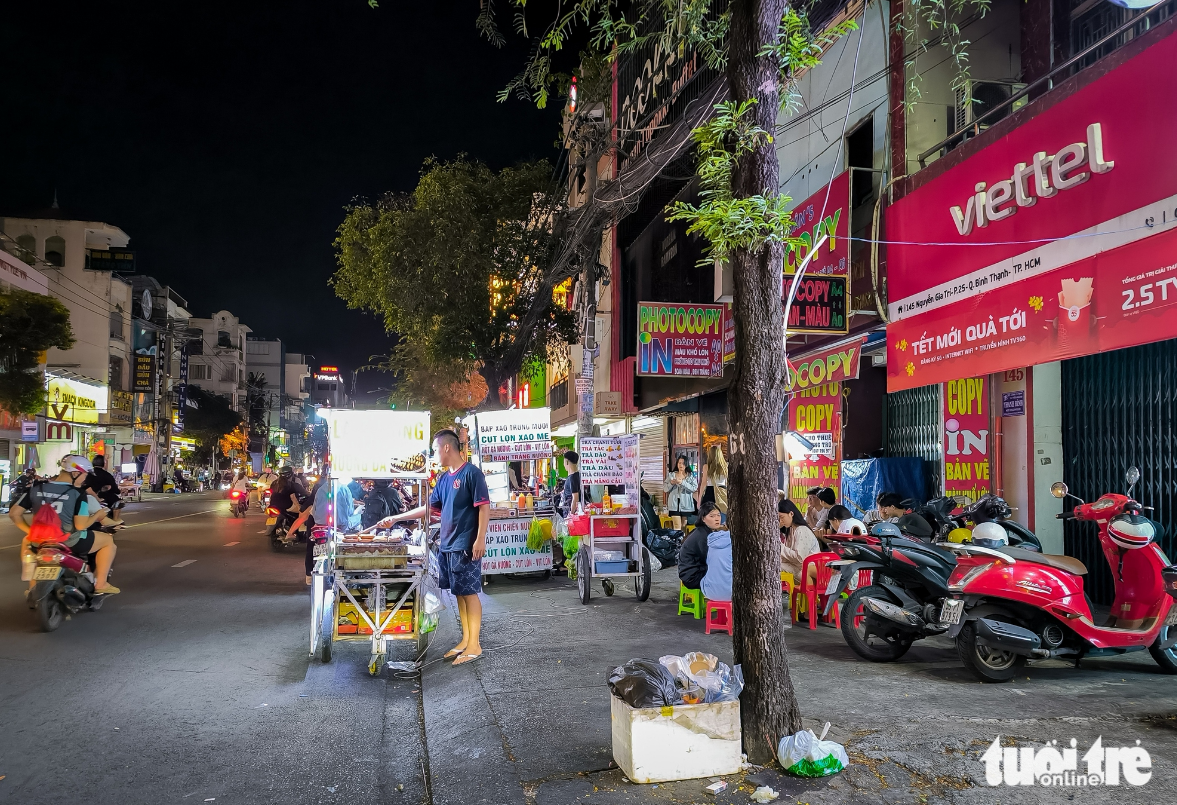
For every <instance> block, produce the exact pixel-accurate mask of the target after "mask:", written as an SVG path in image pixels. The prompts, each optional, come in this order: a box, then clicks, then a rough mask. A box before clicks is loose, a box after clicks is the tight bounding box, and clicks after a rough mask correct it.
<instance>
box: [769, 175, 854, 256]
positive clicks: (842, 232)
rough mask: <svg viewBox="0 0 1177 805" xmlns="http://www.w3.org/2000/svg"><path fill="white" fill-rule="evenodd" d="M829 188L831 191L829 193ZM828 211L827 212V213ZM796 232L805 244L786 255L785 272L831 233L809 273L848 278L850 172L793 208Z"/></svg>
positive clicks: (836, 177) (838, 177) (835, 178)
mask: <svg viewBox="0 0 1177 805" xmlns="http://www.w3.org/2000/svg"><path fill="white" fill-rule="evenodd" d="M827 188H828V191H829V192H828V193H827V192H826V191H827ZM823 210H824V214H823ZM793 224H794V226H795V228H794V230H793V232H794V234H795V235H796V236H797V237H799V238H801V240H802V241H803V243H804V245H803V246H802V247H801V248H800V249H790V250H789V251H788V252H787V253H786V254H785V274H791V273H792V272H794V271H795V270H796V269H797V266H798V265H800V264H801V261H802V260H804V259H805V256H806V255H807V254H809V250H810V249H811V248H812V247H813V244H814V243H816V242H817V241H818V239H820V238H821V236H822V235H823V234H824V235H828V236H829V240H827V241H826V242H825V245H823V246H822V247H821V249H820V250H819V251H818V253H817V254H815V255H814V256H813V259H812V260H810V261H809V265H807V266H806V267H805V274H806V276H808V275H810V274H813V275H818V276H836V277H845V276H847V275H849V273H850V241H849V239H848V238H849V237H850V171H843V172H842V173H840V174H838V175H837V176H835V177H834V180H833V181H832V182H830V183H829V184H828V185H823V186H822V188H821V190H818V191H817V192H816V193H814V194H813V195H812V196H810V197H809V198H807V199H805V200H804V201H802V202H801V203H800V204H798V205H797V206H796V207H794V208H793Z"/></svg>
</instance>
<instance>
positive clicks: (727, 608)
mask: <svg viewBox="0 0 1177 805" xmlns="http://www.w3.org/2000/svg"><path fill="white" fill-rule="evenodd" d="M704 607H705V612H704V616H703V626H704V629H703V631H704V633H705V634H711V630H712V629H713V628H714V629H715V630H716V631H718V632H727V633H728V634H733V632H732V602H731V601H708V602H707V603H706V604H704ZM715 614H718V615H720V617H719V618H716V617H714V615H715Z"/></svg>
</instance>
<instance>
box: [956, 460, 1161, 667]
mask: <svg viewBox="0 0 1177 805" xmlns="http://www.w3.org/2000/svg"><path fill="white" fill-rule="evenodd" d="M1139 478H1140V473H1139V471H1138V470H1137V469H1136V468H1135V467H1133V468H1131V469H1130V470H1129V471H1128V475H1127V479H1128V483H1129V487H1128V495H1127V496H1126V495H1117V494H1112V493H1108V494H1105V495H1104V496H1103V497H1101V498H1100V499H1099V500H1097V501H1095V502H1094V503H1084V502H1083V501H1082V500H1079V498H1075V497H1074V495H1069V494H1068V492H1067V487H1066V485H1065V484H1063V483H1061V482H1059V483H1056V484H1054V485H1053V486H1052V487H1051V494H1053V495H1054V496H1055V497H1058V498H1062V497H1072V498H1074V499H1075V500H1079V504H1080V505H1078V506H1076V507H1075V508H1074V510H1073V511H1070V512H1063V513H1061V514H1059V515H1058V517H1059V518H1060V519H1072V518H1073V519H1076V520H1091V521H1094V522H1095V523H1097V524H1098V526H1099V541H1100V545H1101V546H1102V547H1103V554H1104V557H1105V558H1106V559H1107V561H1108V564H1109V565H1110V566H1111V569H1112V576H1113V578H1114V579H1115V589H1116V596H1115V601H1113V603H1112V608H1111V612H1110V614H1109V615H1108V616H1107V618H1105V619H1103V620H1102V622H1100V623H1097V622H1096V620H1095V616H1094V614H1093V611H1092V605H1091V599H1090V598H1088V597H1087V595H1086V593H1085V592H1084V589H1083V576H1084V575H1085V574H1086V573H1087V568H1086V567H1085V566H1084V565H1083V563H1082V562H1080V561H1079V560H1078V559H1075V558H1074V557H1071V556H1052V555H1049V554H1041V553H1032V552H1030V551H1024V550H1020V549H1018V548H1009V547H1005V546H1001V545H994V546H990V547H986V546H985V545H983V544H980V545H979V544H977V540H976V538H974V540H973V543H971V544H970V543H965V544H960V545H947V546H945V547H948V548H950V549H952V550H953V551H955V552H957V553H958V554H959V559H958V562H957V567H956V570H955V571H954V572H953V574H952V577H951V578H950V579H949V581H948V588H949V590H950V591H951V592H952V599H951V600H949V601H947V602H945V605H944V614H943V619H942V620H943V621H945V622H949V623H952V624H953V626H952V627H951V628H950V629H949V631H948V637H952V638H955V639H956V649H957V653H958V654H959V655H960V658H961V660H962V661H963V662H964V664H965V666H966V667H968V669H969V670H970V671H972V672H973V674H975V675H976V676H977V677H978V678H979V679H981V680H982V681H983V682H1005V681H1007V680H1009V679H1012V678H1013V677H1014V676H1015V675H1016V674H1017V673H1018V671H1019V669H1020V668H1021V667H1022V666H1023V665H1024V664H1025V663H1026V660H1027V659H1046V658H1057V657H1065V658H1073V659H1074V660H1075V664H1076V666H1078V663H1079V660H1081V659H1082V658H1083V657H1099V656H1114V655H1119V654H1125V653H1127V652H1130V651H1139V650H1141V649H1145V648H1147V649H1148V650H1149V653H1151V654H1152V656H1153V659H1154V660H1156V662H1157V664H1158V665H1159V666H1161V668H1162V669H1163V670H1164V671H1165V672H1166V673H1170V674H1177V600H1175V599H1177V588H1173V587H1172V585H1173V583H1174V582H1175V581H1177V578H1175V577H1174V575H1173V570H1172V568H1168V567H1166V566H1167V565H1169V560H1168V559H1167V558H1166V557H1165V554H1164V553H1163V552H1162V551H1161V549H1160V548H1159V547H1158V546H1157V545H1156V542H1155V538H1156V529H1155V527H1154V526H1153V524H1152V522H1151V521H1150V520H1148V519H1146V518H1145V517H1143V516H1141V514H1140V512H1141V511H1142V510H1145V509H1149V508H1151V507H1144V506H1141V505H1140V504H1139V503H1137V502H1136V501H1135V500H1133V499H1132V498H1131V497H1130V495H1131V494H1132V486H1134V485H1135V483H1136V481H1137V480H1138V479H1139ZM974 533H975V532H974Z"/></svg>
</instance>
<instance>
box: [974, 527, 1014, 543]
mask: <svg viewBox="0 0 1177 805" xmlns="http://www.w3.org/2000/svg"><path fill="white" fill-rule="evenodd" d="M973 544H974V545H980V546H981V547H982V548H1004V547H1006V546H1007V545H1009V534H1007V533H1005V528H1003V527H1002V526H1001V525H999V524H998V523H977V525H976V526H974V527H973Z"/></svg>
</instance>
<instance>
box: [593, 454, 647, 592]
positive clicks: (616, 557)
mask: <svg viewBox="0 0 1177 805" xmlns="http://www.w3.org/2000/svg"><path fill="white" fill-rule="evenodd" d="M638 439H639V437H638V436H636V435H628V436H599V437H586V438H583V439H581V440H580V484H581V491H580V495H581V500H585V501H589V500H590V496H589V494H588V492H589V487H591V486H598V485H600V486H604V487H606V488H608V487H609V486H624V487H625V493H624V498H623V499H622V500H620V501H618V500H615V498H614V496H612V495H608V494H606V495H603V496H602V499H601V501H599V502H598V501H592V502H589V503H587V504H586V505H585V511H586V515H585V517H586V518H587V520H588V528H587V529H578V530H584V531H585V532H586V533H584V534H583V535H582V536H581V541H580V548H579V550H578V551H577V554H576V585H577V589H578V590H579V592H580V601H581V603H582V604H587V603H588V602H589V594H590V591H591V589H592V580H593V579H594V578H599V579H601V586H602V587H603V588H604V590H605V594H606V595H613V592H614V590H615V588H616V583H617V580H618V579H621V580H625V579H633V583H634V593H635V594H636V595H637V598H638V600H639V601H645V600H646V599H647V598H649V597H650V584H651V578H650V576H651V568H650V552H649V550H647V548H646V546H645V545H643V544H642V516H641V508H640V507H641V489H640V488H639V485H638V480H639V474H638ZM580 522H582V523H583V520H581V521H580Z"/></svg>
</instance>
